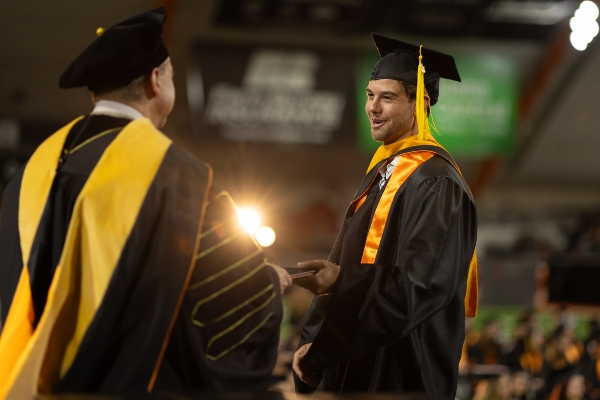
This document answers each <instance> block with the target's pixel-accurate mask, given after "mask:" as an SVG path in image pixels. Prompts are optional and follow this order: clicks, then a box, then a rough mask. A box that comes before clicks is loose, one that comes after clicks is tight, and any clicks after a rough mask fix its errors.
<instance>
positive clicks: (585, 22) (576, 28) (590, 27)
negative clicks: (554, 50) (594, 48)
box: [569, 0, 600, 51]
mask: <svg viewBox="0 0 600 400" xmlns="http://www.w3.org/2000/svg"><path fill="white" fill-rule="evenodd" d="M599 14H600V10H598V6H597V5H596V4H595V3H594V2H592V1H589V0H585V1H583V2H582V3H581V4H580V5H579V8H578V9H577V11H575V15H574V16H573V18H571V20H570V21H569V26H570V27H571V30H572V32H571V38H570V39H571V44H572V45H573V47H574V48H575V49H576V50H579V51H583V50H585V49H586V48H587V45H588V44H589V43H590V42H591V41H592V40H593V39H594V38H595V37H596V35H598V31H599V30H600V28H599V26H598V23H597V22H596V19H597V18H598V15H599Z"/></svg>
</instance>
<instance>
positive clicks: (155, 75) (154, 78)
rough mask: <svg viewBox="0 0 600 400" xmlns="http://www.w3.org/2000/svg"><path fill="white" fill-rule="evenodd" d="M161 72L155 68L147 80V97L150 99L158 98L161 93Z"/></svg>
mask: <svg viewBox="0 0 600 400" xmlns="http://www.w3.org/2000/svg"><path fill="white" fill-rule="evenodd" d="M159 78H160V70H159V69H158V68H154V69H153V70H152V71H151V72H150V73H149V74H148V76H147V79H146V95H147V96H148V98H149V99H151V98H153V97H155V96H157V95H159V94H160V92H161V89H162V87H161V85H160V79H159Z"/></svg>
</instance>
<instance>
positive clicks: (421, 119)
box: [416, 45, 431, 140]
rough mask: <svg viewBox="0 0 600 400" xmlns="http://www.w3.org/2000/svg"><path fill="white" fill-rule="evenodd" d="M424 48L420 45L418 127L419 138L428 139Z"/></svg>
mask: <svg viewBox="0 0 600 400" xmlns="http://www.w3.org/2000/svg"><path fill="white" fill-rule="evenodd" d="M422 48H423V45H421V46H420V47H419V67H418V68H417V101H416V103H417V104H416V107H417V110H416V116H417V127H418V128H419V134H418V138H419V140H428V138H429V136H430V135H431V133H429V123H428V121H427V114H426V112H425V66H424V65H423V55H422V54H421V49H422Z"/></svg>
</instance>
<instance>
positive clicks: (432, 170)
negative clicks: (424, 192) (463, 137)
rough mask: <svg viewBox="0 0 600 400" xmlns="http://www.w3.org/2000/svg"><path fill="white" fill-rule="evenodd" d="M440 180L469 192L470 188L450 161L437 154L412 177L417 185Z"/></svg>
mask: <svg viewBox="0 0 600 400" xmlns="http://www.w3.org/2000/svg"><path fill="white" fill-rule="evenodd" d="M439 179H449V180H451V181H453V182H454V183H456V184H457V185H458V186H460V187H462V188H463V189H464V190H465V191H466V192H469V188H468V186H467V184H466V182H465V180H464V179H463V178H462V176H461V175H460V173H459V172H458V171H457V170H456V168H455V167H454V166H453V165H452V164H451V163H450V161H448V160H447V159H446V158H444V157H442V156H441V155H439V154H435V155H434V156H433V157H431V158H429V159H428V160H427V161H425V162H424V163H422V164H421V165H420V166H419V167H418V168H417V169H416V170H415V172H414V173H413V174H412V176H411V180H412V181H413V183H414V184H417V185H419V184H421V183H423V182H425V181H431V180H439Z"/></svg>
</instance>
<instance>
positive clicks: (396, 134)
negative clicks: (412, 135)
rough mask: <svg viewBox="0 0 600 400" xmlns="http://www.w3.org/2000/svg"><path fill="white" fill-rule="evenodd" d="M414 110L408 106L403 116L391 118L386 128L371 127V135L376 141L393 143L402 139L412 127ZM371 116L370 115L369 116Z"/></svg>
mask: <svg viewBox="0 0 600 400" xmlns="http://www.w3.org/2000/svg"><path fill="white" fill-rule="evenodd" d="M414 115H415V114H414V112H413V110H412V109H411V108H408V109H407V110H406V112H405V113H404V115H403V116H402V117H399V118H396V119H392V120H389V122H388V124H387V126H385V129H384V130H379V131H376V130H374V129H373V128H371V137H372V138H373V140H375V141H376V142H382V143H393V142H395V141H397V140H398V139H400V138H401V137H402V136H403V135H404V134H405V133H406V132H408V131H409V130H410V129H411V127H412V124H413V122H412V118H413V117H414ZM369 117H370V116H369Z"/></svg>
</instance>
